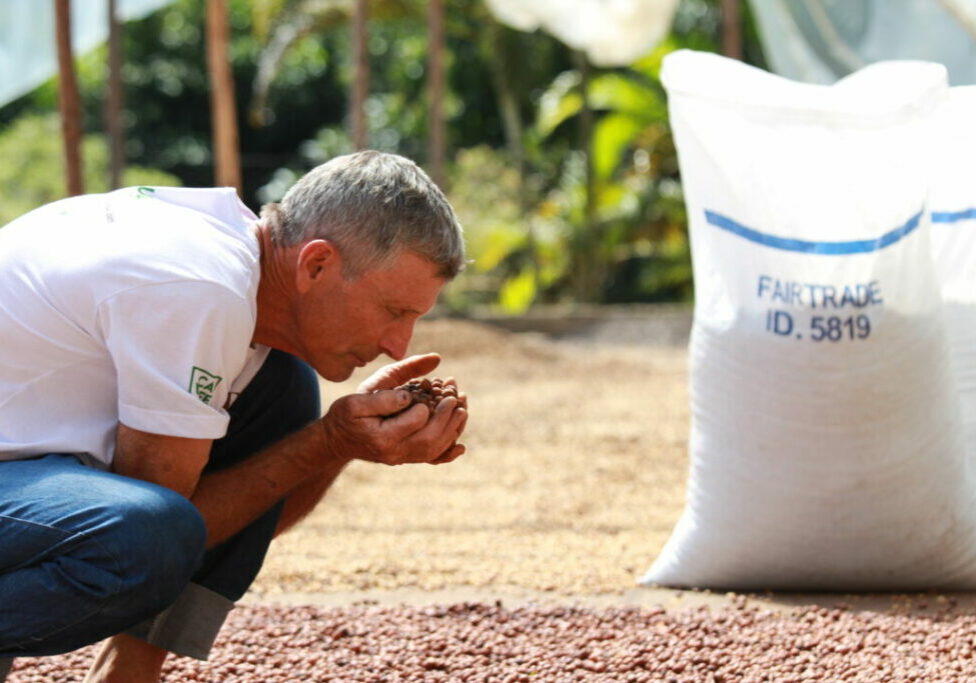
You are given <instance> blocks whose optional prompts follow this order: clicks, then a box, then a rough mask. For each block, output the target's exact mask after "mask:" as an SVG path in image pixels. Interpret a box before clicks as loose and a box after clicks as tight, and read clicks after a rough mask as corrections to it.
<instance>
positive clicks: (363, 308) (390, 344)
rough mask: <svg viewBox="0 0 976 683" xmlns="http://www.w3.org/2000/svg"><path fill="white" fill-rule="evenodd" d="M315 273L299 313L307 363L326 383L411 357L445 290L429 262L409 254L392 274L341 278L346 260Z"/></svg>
mask: <svg viewBox="0 0 976 683" xmlns="http://www.w3.org/2000/svg"><path fill="white" fill-rule="evenodd" d="M308 267H309V268H310V269H309V270H307V271H306V272H308V273H309V279H308V283H309V286H308V288H307V291H306V292H304V293H303V294H302V295H301V296H300V297H299V301H298V304H297V310H296V324H297V326H298V334H299V341H300V344H301V347H302V354H301V355H302V357H303V358H304V359H305V360H306V361H307V362H308V363H309V364H310V365H311V366H312V367H314V368H315V370H316V371H317V372H318V373H319V374H320V375H322V377H324V378H325V379H327V380H329V381H332V382H341V381H342V380H345V379H348V377H349V376H350V375H351V374H352V372H353V370H355V369H356V368H358V367H362V366H364V365H366V364H367V363H369V362H370V361H372V360H373V359H375V358H377V357H378V356H379V355H380V354H386V355H387V356H389V357H390V358H393V359H394V360H399V359H400V358H403V357H404V356H405V355H406V353H407V347H408V346H409V344H410V338H411V337H412V336H413V328H414V324H415V323H416V322H417V319H418V318H420V316H422V315H424V314H425V313H427V312H428V311H430V309H431V308H433V306H434V303H435V302H436V301H437V295H438V294H439V293H440V290H441V288H442V287H443V286H444V284H445V280H444V279H443V278H441V277H439V276H438V274H437V267H436V266H435V265H434V264H433V263H431V262H430V261H428V260H427V259H425V258H423V257H421V256H418V255H417V254H415V253H413V252H409V251H403V252H401V253H400V254H399V256H397V258H396V260H395V261H394V262H393V263H392V265H391V266H389V267H388V268H383V269H373V270H367V271H364V272H363V273H361V274H360V275H359V277H357V278H355V279H353V280H346V279H344V278H343V277H342V274H341V272H340V271H341V259H334V260H331V261H329V260H327V261H326V265H325V266H324V267H322V268H321V270H318V271H316V270H314V268H315V267H314V266H308Z"/></svg>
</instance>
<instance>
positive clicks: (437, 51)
mask: <svg viewBox="0 0 976 683" xmlns="http://www.w3.org/2000/svg"><path fill="white" fill-rule="evenodd" d="M427 136H428V138H427V165H428V168H429V169H430V177H431V178H432V179H433V181H434V182H435V183H437V185H438V186H439V187H440V188H441V189H446V188H447V185H446V183H447V178H446V177H445V173H444V157H445V137H446V136H445V130H444V0H430V4H429V5H428V7H427Z"/></svg>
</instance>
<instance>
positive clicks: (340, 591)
mask: <svg viewBox="0 0 976 683" xmlns="http://www.w3.org/2000/svg"><path fill="white" fill-rule="evenodd" d="M632 322H633V324H634V325H636V324H637V321H632ZM606 336H607V337H613V340H612V343H611V342H610V341H608V342H604V341H602V338H603V337H602V336H601V339H598V340H596V341H594V340H593V339H589V338H587V339H584V340H582V341H580V340H573V341H559V342H553V341H552V340H550V339H547V338H544V337H542V336H540V335H536V334H531V333H519V334H512V333H508V332H504V331H501V330H499V329H497V328H494V327H490V326H487V325H484V324H478V323H474V322H466V321H457V320H430V321H421V322H420V323H418V325H417V332H416V335H415V339H414V343H413V344H412V345H411V350H410V352H411V353H424V352H427V351H437V352H439V353H440V354H441V355H442V356H443V362H442V363H441V365H440V366H438V368H437V373H438V374H439V375H441V376H443V377H454V378H456V379H457V381H458V385H459V386H463V387H464V393H466V394H467V395H469V396H470V397H471V412H470V417H469V421H468V426H467V429H466V430H465V433H464V435H463V436H462V439H461V441H462V442H463V443H465V445H466V446H467V447H468V452H467V453H465V454H464V455H463V456H462V457H460V458H459V459H458V460H456V461H455V462H453V463H450V464H449V465H445V466H438V467H427V466H407V467H382V466H377V465H372V464H370V463H360V462H354V463H352V464H351V465H350V466H349V467H348V468H347V469H346V471H345V472H343V474H342V476H340V477H339V479H338V481H337V482H336V484H335V486H334V487H333V488H332V489H331V490H330V491H329V493H328V495H327V496H326V499H325V500H324V501H323V503H322V504H321V505H320V506H319V507H318V508H317V509H316V510H315V511H314V512H313V513H312V514H311V515H309V516H308V517H307V518H306V519H305V520H303V521H302V522H301V523H300V524H299V525H298V526H297V527H296V528H295V529H293V530H291V531H289V532H288V533H286V534H284V535H283V536H282V537H281V538H279V539H277V540H275V542H274V543H273V544H272V546H271V550H270V552H269V555H268V559H267V562H266V564H265V567H264V569H263V570H262V572H261V575H260V576H259V577H258V579H257V581H256V583H255V585H254V586H253V587H252V590H251V591H250V592H249V593H248V595H247V596H245V600H244V601H243V602H244V605H243V606H241V607H239V608H238V609H236V610H234V611H233V612H231V615H230V618H229V621H228V623H227V624H226V626H225V628H224V630H223V631H222V633H221V635H220V637H219V639H218V642H217V644H216V647H215V650H214V652H213V653H212V655H211V660H210V661H209V662H196V661H193V660H189V659H185V658H177V657H173V658H171V661H168V663H167V665H166V674H165V676H164V681H166V683H183V681H207V682H211V683H235V682H240V683H275V682H277V681H289V682H292V681H296V682H299V683H319V682H324V681H329V682H332V681H377V682H379V681H408V680H409V681H451V682H454V681H488V680H492V681H554V682H555V681H558V682H559V683H562V682H564V681H594V682H597V683H603V682H605V681H648V682H655V683H656V682H659V681H675V682H680V683H696V682H698V681H703V682H708V681H736V682H739V681H743V682H755V683H758V682H760V681H769V682H775V683H780V682H783V681H818V682H819V681H852V682H854V681H862V682H877V683H896V682H897V683H901V682H907V681H918V682H919V683H967V682H974V683H976V653H974V650H973V647H974V642H976V600H974V599H973V598H972V597H971V596H970V597H967V596H965V595H959V594H957V595H931V596H929V595H922V596H897V595H885V596H879V597H878V598H877V600H876V601H874V602H865V603H862V602H861V601H860V600H859V598H860V596H857V597H855V598H850V597H849V596H843V595H842V596H830V595H826V596H782V595H769V596H767V595H760V596H750V597H749V598H748V602H743V599H742V598H741V597H733V598H729V597H728V596H725V595H724V594H716V595H714V596H707V595H701V594H700V593H698V592H693V591H684V592H675V591H670V592H669V591H659V592H658V591H653V590H651V589H644V588H637V586H636V581H637V579H638V577H639V576H640V575H641V574H642V573H643V572H644V571H645V570H646V569H647V568H648V566H650V564H651V562H652V561H653V560H654V558H655V557H656V556H657V554H658V553H659V552H660V550H661V548H662V546H663V545H664V543H665V541H666V540H667V538H668V535H669V534H670V533H671V529H672V528H673V526H674V524H675V522H676V521H677V519H678V517H679V515H680V514H681V510H682V507H683V504H684V491H685V481H686V478H687V472H688V457H687V453H688V434H689V412H688V382H687V364H688V356H687V349H686V348H685V347H684V346H683V345H673V346H672V345H666V344H660V345H649V344H647V345H643V346H636V345H630V346H625V345H622V344H621V343H620V342H619V341H617V340H619V339H621V338H625V337H626V338H632V337H633V336H634V335H630V334H614V335H606ZM381 364H382V361H377V362H375V363H373V364H371V365H370V366H369V367H367V368H364V369H362V370H360V371H359V372H358V373H357V374H356V375H355V376H353V377H352V378H350V380H349V381H348V382H346V383H343V384H342V385H340V386H337V385H335V384H330V383H325V382H323V383H322V402H323V406H328V405H329V403H330V402H331V401H332V400H334V399H336V398H337V397H339V396H341V395H343V394H346V393H351V392H353V391H355V390H356V387H357V385H358V384H359V382H361V381H362V380H363V379H365V378H366V377H367V376H368V375H369V374H370V373H371V372H372V371H374V370H376V369H377V368H378V367H379V366H380V365H381ZM906 542H908V541H906ZM518 595H522V596H523V597H521V598H520V597H517V596H518ZM525 595H529V596H531V599H530V600H529V601H526V600H525V599H524V596H525ZM509 596H516V597H512V598H509ZM638 597H639V598H640V599H638ZM705 597H712V598H716V600H715V601H714V604H712V603H709V604H710V607H709V610H707V611H706V610H704V609H701V608H699V607H697V606H696V605H695V603H694V602H693V601H692V598H694V599H696V600H697V599H699V598H705ZM498 598H502V599H503V603H502V604H503V606H502V607H499V606H498V605H497V604H496V600H497V599H498ZM365 601H372V602H369V604H368V605H367V604H365ZM844 602H846V603H848V604H849V605H851V607H850V608H849V609H845V608H840V607H835V605H836V604H838V603H844ZM818 603H819V604H820V605H821V606H817V605H818ZM313 605H317V606H313ZM658 605H663V606H664V607H665V608H666V610H665V609H661V608H660V607H658ZM676 605H677V607H676ZM93 651H94V649H93V648H91V647H89V648H86V649H84V650H82V651H79V652H76V653H71V654H68V655H61V656H58V657H47V658H38V659H19V660H17V662H16V664H15V668H14V671H13V673H12V674H11V676H10V679H9V683H26V682H28V681H29V682H31V683H62V682H64V683H69V682H70V681H81V680H82V679H83V676H84V671H85V670H86V669H87V667H88V665H89V663H90V661H91V657H92V653H93Z"/></svg>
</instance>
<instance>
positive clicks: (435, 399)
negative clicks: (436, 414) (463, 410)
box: [397, 377, 466, 411]
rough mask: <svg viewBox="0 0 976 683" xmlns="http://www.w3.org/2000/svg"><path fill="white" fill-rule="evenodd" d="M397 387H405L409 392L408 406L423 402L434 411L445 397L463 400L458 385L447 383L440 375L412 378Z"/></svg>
mask: <svg viewBox="0 0 976 683" xmlns="http://www.w3.org/2000/svg"><path fill="white" fill-rule="evenodd" d="M397 389H405V390H406V391H407V392H409V394H410V399H411V401H410V405H409V406H407V408H410V407H412V406H415V405H417V404H418V403H423V404H424V405H425V406H427V407H428V408H430V410H431V411H433V410H434V408H436V407H437V404H439V403H440V402H441V401H443V400H444V399H445V398H448V397H452V398H456V399H458V400H459V401H461V398H460V397H459V396H458V390H457V386H455V385H454V384H445V383H444V380H442V379H440V378H439V377H434V378H432V379H427V378H426V377H425V378H423V379H414V380H410V381H409V382H407V383H406V384H402V385H400V386H398V387H397ZM464 403H466V401H462V405H463V404H464Z"/></svg>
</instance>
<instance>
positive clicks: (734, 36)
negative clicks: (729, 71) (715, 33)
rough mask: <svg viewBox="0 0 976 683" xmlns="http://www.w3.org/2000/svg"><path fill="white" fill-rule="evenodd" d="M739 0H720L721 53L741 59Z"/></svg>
mask: <svg viewBox="0 0 976 683" xmlns="http://www.w3.org/2000/svg"><path fill="white" fill-rule="evenodd" d="M739 5H740V0H722V54H723V55H725V56H726V57H731V58H732V59H742V14H741V11H740V7H739Z"/></svg>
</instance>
